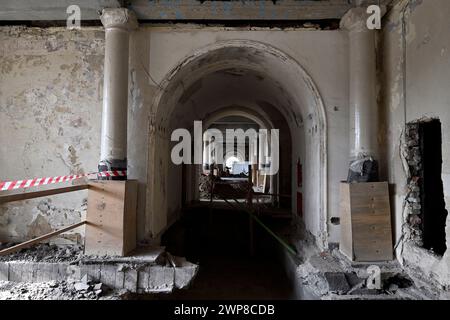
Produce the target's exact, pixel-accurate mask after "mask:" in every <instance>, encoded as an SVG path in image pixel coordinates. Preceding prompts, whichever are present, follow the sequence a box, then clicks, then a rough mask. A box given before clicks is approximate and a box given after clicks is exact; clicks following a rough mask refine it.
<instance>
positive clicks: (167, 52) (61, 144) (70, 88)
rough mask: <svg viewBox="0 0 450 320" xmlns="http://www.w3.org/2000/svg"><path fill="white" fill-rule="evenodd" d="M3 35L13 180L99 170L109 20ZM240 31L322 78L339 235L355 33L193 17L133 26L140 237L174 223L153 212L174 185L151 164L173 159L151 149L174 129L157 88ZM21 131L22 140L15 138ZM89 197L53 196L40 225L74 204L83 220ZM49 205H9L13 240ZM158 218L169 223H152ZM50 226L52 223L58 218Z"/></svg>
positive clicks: (134, 174)
mask: <svg viewBox="0 0 450 320" xmlns="http://www.w3.org/2000/svg"><path fill="white" fill-rule="evenodd" d="M1 36H2V42H1V43H2V44H1V48H2V55H1V57H0V59H2V66H3V69H2V70H1V72H2V77H1V79H0V81H1V86H0V88H1V89H0V90H1V93H0V99H1V100H0V102H1V104H0V106H1V112H0V115H1V118H2V122H3V124H4V125H2V127H1V129H0V130H2V134H1V137H2V144H1V148H2V152H1V155H0V157H1V158H0V163H1V164H2V175H1V177H0V178H1V179H3V180H10V179H21V178H28V177H41V176H49V175H50V176H52V175H60V174H70V173H80V172H90V171H95V170H96V166H97V163H98V160H99V153H100V147H99V143H100V141H99V140H100V131H101V128H100V127H101V102H102V88H101V87H102V83H103V79H102V74H103V70H102V69H103V55H104V32H103V30H102V28H100V27H99V28H83V29H82V30H81V31H69V30H66V29H64V28H49V29H39V28H17V27H3V28H2V30H1ZM237 40H238V41H251V42H255V43H261V44H263V45H267V46H270V47H273V48H276V50H279V51H280V52H284V53H285V54H286V56H289V57H291V58H292V59H293V60H295V61H297V63H298V64H299V65H301V66H302V68H304V70H305V72H307V74H309V75H310V77H311V79H312V80H313V82H314V84H315V85H316V88H317V93H318V94H319V95H320V97H321V98H322V101H323V105H324V112H325V115H324V119H326V130H325V131H326V132H327V134H326V137H325V139H326V140H327V148H328V149H327V151H328V155H327V157H326V162H327V165H328V169H327V172H326V174H327V176H328V183H327V190H326V191H325V193H326V194H327V196H326V197H327V199H326V204H327V207H326V208H324V210H325V211H326V212H327V214H328V216H327V217H325V219H324V221H323V223H327V222H328V236H329V238H328V239H327V240H328V241H330V242H337V241H338V239H339V227H338V226H334V225H331V224H330V223H329V218H330V217H332V216H339V212H338V211H339V209H338V208H339V201H338V199H339V195H338V185H339V181H340V180H342V179H344V178H345V175H346V172H347V164H348V163H347V162H348V152H347V151H348V81H347V80H348V71H347V70H348V61H347V57H348V52H347V51H348V49H347V44H348V39H347V37H346V34H345V33H344V32H341V31H338V30H336V31H317V30H307V29H295V28H291V29H288V30H280V29H273V30H271V29H265V28H257V29H255V30H249V29H246V28H220V27H201V28H199V27H198V26H195V27H193V26H190V25H174V26H170V27H167V26H165V27H158V26H145V25H143V26H141V27H140V28H139V29H138V30H137V31H134V32H132V34H131V43H130V77H129V84H130V89H129V115H128V117H129V121H128V175H129V178H131V179H138V180H139V203H138V238H139V239H140V240H142V239H144V238H146V237H149V236H157V235H158V233H159V232H160V231H161V230H163V229H164V224H165V223H164V221H159V222H158V221H156V220H155V219H153V218H154V216H152V214H154V212H150V211H151V210H150V208H152V206H153V208H154V210H157V211H158V210H159V211H162V210H161V209H164V205H163V204H162V203H159V204H158V201H159V202H161V201H162V200H164V199H159V200H158V199H157V198H155V197H154V196H153V195H152V193H151V192H150V190H153V189H154V188H155V186H157V187H158V188H159V189H160V190H162V191H169V192H170V190H166V188H167V185H166V184H165V183H162V184H160V183H156V184H152V185H147V183H148V181H152V179H151V178H152V177H151V175H152V172H150V171H149V163H152V164H154V165H155V167H154V168H155V170H156V171H154V172H155V173H157V174H159V177H160V178H159V180H161V182H163V180H164V179H162V176H161V174H162V173H163V172H164V170H165V169H164V166H165V164H164V163H168V161H169V159H168V158H167V157H168V155H161V157H158V158H157V157H156V155H159V154H158V150H155V151H154V152H156V153H155V154H153V153H152V152H150V150H149V148H148V147H149V145H152V143H153V144H154V142H155V141H154V140H152V137H153V136H155V133H157V132H158V131H161V130H163V131H164V130H167V128H165V126H162V125H161V123H160V122H157V117H156V111H157V110H156V105H155V97H156V94H157V92H158V90H160V88H161V86H162V83H161V82H162V80H163V79H165V78H166V76H167V75H168V74H169V73H170V72H171V71H173V70H174V69H175V68H176V66H177V65H179V64H180V63H181V62H182V61H183V60H185V59H187V58H188V57H190V56H192V55H193V54H194V53H195V52H198V51H199V50H201V49H202V48H205V47H207V46H211V45H213V44H214V43H217V42H226V41H237ZM274 72H276V70H274ZM275 76H279V74H276V75H275ZM159 111H160V112H161V110H159ZM163 114H164V112H163ZM164 115H167V114H164ZM303 116H304V117H305V118H306V117H307V115H303ZM306 121H308V120H306ZM6 133H7V134H6ZM12 136H13V137H14V139H6V137H12ZM167 136H168V134H167V132H166V133H164V132H163V134H162V135H161V137H164V139H161V141H159V142H160V143H161V146H162V147H163V146H164V143H168V141H167V139H165V138H166V137H167ZM295 148H298V149H299V150H297V151H296V150H295ZM301 148H303V146H301V145H294V150H293V152H297V153H298V152H303V151H301ZM343 150H344V151H343ZM295 164H296V162H295ZM305 176H306V177H307V173H306V174H305ZM314 181H316V180H314ZM294 187H296V186H294ZM307 196H308V195H305V197H307ZM315 196H319V195H317V194H316V195H315ZM85 198H86V194H85V193H83V192H80V194H71V195H66V196H57V197H52V198H51V203H49V202H50V200H49V199H47V198H46V199H41V200H42V201H44V202H43V203H41V204H43V206H41V207H42V208H46V207H47V206H48V207H50V211H49V212H50V213H48V212H47V213H46V214H45V213H42V215H43V217H44V218H45V219H44V220H42V219H41V218H39V220H37V222H40V223H38V224H39V225H40V224H41V222H42V221H47V222H48V223H49V227H51V228H56V227H58V226H60V225H63V224H66V223H68V222H69V221H67V220H66V218H65V216H66V215H65V213H66V214H67V216H68V217H74V215H75V217H76V218H74V220H78V219H79V218H80V217H81V216H82V215H83V214H84V203H85ZM39 204H40V201H39V200H36V201H29V202H27V204H26V206H23V203H14V204H10V205H8V206H3V207H2V209H1V210H2V211H1V212H2V213H1V217H2V218H1V220H0V221H1V222H2V227H1V229H0V230H1V234H2V235H4V236H5V237H7V238H8V239H9V240H12V239H15V240H23V239H24V238H27V234H28V229H29V226H30V225H31V224H32V223H33V221H35V220H36V218H37V216H38V215H39V214H40V213H41V211H40V210H39V209H38V205H39ZM152 210H153V209H152ZM49 216H51V217H52V218H51V219H50V218H49ZM312 219H313V220H314V219H319V217H312ZM313 220H311V221H313ZM312 223H313V224H315V223H316V222H312ZM158 224H159V226H160V227H158V228H156V229H152V228H153V227H154V226H155V225H158ZM44 225H45V223H44ZM161 226H162V227H161ZM44 227H45V228H44V229H45V230H47V229H48V228H47V227H48V226H44ZM46 228H47V229H46ZM44 229H42V230H44ZM40 230H41V229H40ZM36 232H37V231H36Z"/></svg>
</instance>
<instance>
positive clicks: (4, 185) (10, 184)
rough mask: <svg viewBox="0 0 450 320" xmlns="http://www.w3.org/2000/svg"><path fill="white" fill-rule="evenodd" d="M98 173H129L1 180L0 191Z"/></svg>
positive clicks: (80, 176)
mask: <svg viewBox="0 0 450 320" xmlns="http://www.w3.org/2000/svg"><path fill="white" fill-rule="evenodd" d="M91 175H97V176H100V177H124V176H126V175H127V171H126V170H113V171H103V172H91V173H85V174H77V175H69V176H56V177H47V178H34V179H27V180H15V181H3V182H2V181H0V191H6V190H16V189H25V188H30V187H36V186H42V185H47V184H54V183H60V182H67V181H72V180H77V179H81V178H84V177H87V176H91Z"/></svg>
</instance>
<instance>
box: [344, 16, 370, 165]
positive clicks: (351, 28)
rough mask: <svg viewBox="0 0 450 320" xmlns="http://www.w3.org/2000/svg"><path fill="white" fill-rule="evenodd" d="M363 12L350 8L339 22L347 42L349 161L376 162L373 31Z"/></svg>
mask: <svg viewBox="0 0 450 320" xmlns="http://www.w3.org/2000/svg"><path fill="white" fill-rule="evenodd" d="M366 9H367V8H365V7H358V8H353V9H351V10H350V11H349V12H347V13H346V14H345V16H344V17H343V18H342V20H341V29H344V30H347V31H348V33H349V41H350V43H349V49H350V50H349V53H350V95H349V100H350V161H354V160H356V159H358V158H362V157H364V156H368V157H372V158H373V159H374V160H378V105H377V96H376V52H375V50H376V45H375V41H376V38H375V32H376V31H375V30H370V29H368V28H367V25H366V23H367V19H368V17H369V15H368V14H367V13H366Z"/></svg>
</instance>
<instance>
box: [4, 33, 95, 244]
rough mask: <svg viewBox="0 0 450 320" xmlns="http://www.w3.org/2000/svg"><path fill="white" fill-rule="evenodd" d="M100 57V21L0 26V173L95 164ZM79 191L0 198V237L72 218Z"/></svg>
mask: <svg viewBox="0 0 450 320" xmlns="http://www.w3.org/2000/svg"><path fill="white" fill-rule="evenodd" d="M103 58H104V32H103V30H102V28H83V30H82V31H75V30H74V31H69V30H66V29H65V28H48V29H41V28H23V27H1V28H0V123H1V125H0V180H10V179H23V178H34V177H47V176H55V175H67V174H80V173H87V172H92V171H96V169H97V162H98V160H99V152H100V147H99V142H100V140H99V139H100V124H101V105H102V86H103ZM86 196H87V194H86V192H77V193H73V194H68V195H60V196H54V197H51V198H41V199H36V200H30V201H25V202H16V203H11V204H9V205H4V206H1V207H0V242H4V241H22V240H25V239H28V238H31V237H34V236H37V235H40V234H43V233H45V232H48V231H50V230H52V229H56V228H58V227H61V226H63V225H68V224H71V223H74V222H77V221H79V220H80V219H81V218H82V216H83V215H84V213H85V207H86ZM81 232H82V228H79V230H76V232H74V233H73V234H72V235H70V234H69V235H68V236H66V238H69V239H71V240H75V241H79V240H80V237H79V233H81Z"/></svg>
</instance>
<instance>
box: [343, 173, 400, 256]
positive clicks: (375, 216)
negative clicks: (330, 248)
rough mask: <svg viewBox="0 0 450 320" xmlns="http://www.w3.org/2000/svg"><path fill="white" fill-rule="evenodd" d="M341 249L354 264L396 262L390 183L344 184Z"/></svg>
mask: <svg viewBox="0 0 450 320" xmlns="http://www.w3.org/2000/svg"><path fill="white" fill-rule="evenodd" d="M340 196H341V201H340V214H341V242H340V250H341V252H342V253H343V254H344V255H346V256H347V257H348V258H349V259H351V260H352V261H360V262H376V261H388V260H392V259H393V244H392V228H391V210H390V204H389V186H388V183H387V182H374V183H351V184H349V183H344V182H343V183H341V187H340Z"/></svg>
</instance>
